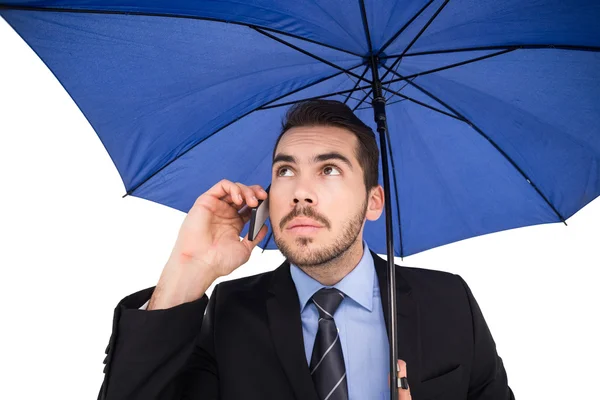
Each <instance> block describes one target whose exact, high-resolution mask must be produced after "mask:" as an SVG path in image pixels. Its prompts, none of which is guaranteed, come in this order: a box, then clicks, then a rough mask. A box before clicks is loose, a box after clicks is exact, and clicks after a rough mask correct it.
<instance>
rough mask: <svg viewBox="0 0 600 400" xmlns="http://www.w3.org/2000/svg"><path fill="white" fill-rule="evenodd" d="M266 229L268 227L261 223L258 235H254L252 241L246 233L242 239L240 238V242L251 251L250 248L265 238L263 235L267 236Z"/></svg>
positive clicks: (267, 229)
mask: <svg viewBox="0 0 600 400" xmlns="http://www.w3.org/2000/svg"><path fill="white" fill-rule="evenodd" d="M268 231H269V227H268V226H267V225H263V227H262V228H260V231H259V232H258V235H256V237H255V238H254V240H253V241H249V240H248V234H246V236H244V239H242V243H243V244H244V246H246V248H247V249H248V250H249V251H250V252H251V253H252V250H253V249H254V248H255V247H256V245H257V244H259V243H260V241H261V240H263V239H264V238H265V236H267V232H268Z"/></svg>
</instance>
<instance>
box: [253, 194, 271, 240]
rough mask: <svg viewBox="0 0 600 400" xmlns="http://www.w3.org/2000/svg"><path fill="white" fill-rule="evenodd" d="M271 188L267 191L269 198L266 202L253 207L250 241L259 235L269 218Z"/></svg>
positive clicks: (261, 201) (260, 201)
mask: <svg viewBox="0 0 600 400" xmlns="http://www.w3.org/2000/svg"><path fill="white" fill-rule="evenodd" d="M270 187H271V186H270V185H269V187H268V188H267V189H266V190H265V191H266V192H267V198H266V199H265V200H259V201H258V206H256V207H252V209H251V214H250V228H248V240H250V241H252V240H254V238H256V236H257V235H258V232H260V230H261V228H262V227H263V225H264V224H265V222H266V221H267V218H269V197H268V193H269V188H270Z"/></svg>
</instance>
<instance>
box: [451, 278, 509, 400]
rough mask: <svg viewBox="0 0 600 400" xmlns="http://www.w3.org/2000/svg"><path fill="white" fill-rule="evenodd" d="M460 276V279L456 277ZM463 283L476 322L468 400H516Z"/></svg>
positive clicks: (491, 341) (471, 294) (489, 334)
mask: <svg viewBox="0 0 600 400" xmlns="http://www.w3.org/2000/svg"><path fill="white" fill-rule="evenodd" d="M457 276H458V275H457ZM458 278H459V279H460V281H461V283H462V285H463V287H464V289H465V291H466V294H467V298H468V300H469V305H470V307H471V315H472V319H473V341H474V343H473V345H474V349H473V365H472V369H471V376H470V378H469V393H468V397H467V399H468V400H514V399H515V396H514V394H513V392H512V390H511V388H510V387H509V386H508V378H507V375H506V370H505V369H504V364H503V363H502V358H501V357H500V356H498V353H497V352H496V343H495V342H494V339H493V338H492V334H491V332H490V330H489V328H488V326H487V323H486V322H485V319H484V318H483V314H482V312H481V309H480V308H479V305H478V304H477V301H476V300H475V297H474V296H473V293H472V292H471V289H470V288H469V286H468V285H467V283H466V282H465V281H464V279H463V278H462V277H460V276H458Z"/></svg>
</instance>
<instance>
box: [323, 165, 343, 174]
mask: <svg viewBox="0 0 600 400" xmlns="http://www.w3.org/2000/svg"><path fill="white" fill-rule="evenodd" d="M328 171H331V172H333V173H328ZM335 171H337V173H335ZM323 173H324V174H325V175H330V176H331V175H333V176H335V175H340V170H339V169H338V167H336V166H335V165H328V166H326V167H325V168H323Z"/></svg>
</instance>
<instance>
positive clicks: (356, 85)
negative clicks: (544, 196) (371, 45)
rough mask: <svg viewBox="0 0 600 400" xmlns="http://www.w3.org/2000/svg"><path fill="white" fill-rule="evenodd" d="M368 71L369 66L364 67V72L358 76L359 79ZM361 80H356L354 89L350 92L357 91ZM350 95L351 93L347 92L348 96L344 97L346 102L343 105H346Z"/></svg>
mask: <svg viewBox="0 0 600 400" xmlns="http://www.w3.org/2000/svg"><path fill="white" fill-rule="evenodd" d="M368 70H369V66H368V65H367V66H366V67H365V70H364V71H363V73H362V74H361V75H360V76H361V78H362V77H363V76H365V74H366V73H367V71H368ZM360 81H361V80H357V81H356V83H355V84H354V87H353V88H352V90H353V91H354V90H357V89H356V88H357V87H358V84H359V83H360ZM351 95H352V92H348V96H346V100H344V104H346V103H348V100H349V99H350V96H351Z"/></svg>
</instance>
